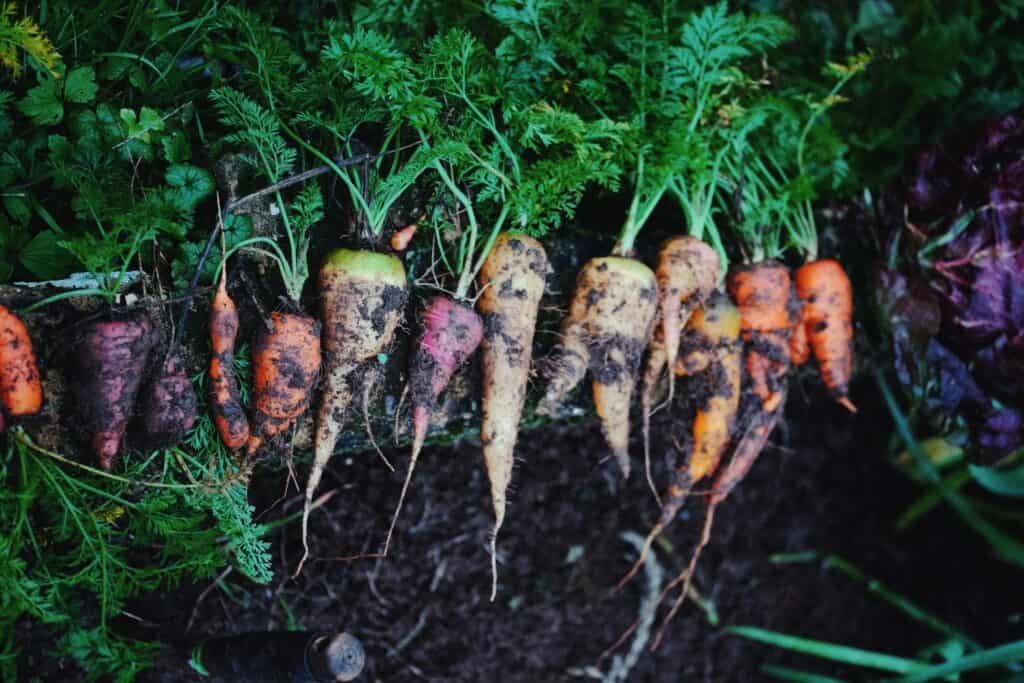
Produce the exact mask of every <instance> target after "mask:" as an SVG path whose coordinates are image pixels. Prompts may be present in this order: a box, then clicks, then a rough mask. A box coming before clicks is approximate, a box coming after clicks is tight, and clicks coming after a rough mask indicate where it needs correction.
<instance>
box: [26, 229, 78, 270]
mask: <svg viewBox="0 0 1024 683" xmlns="http://www.w3.org/2000/svg"><path fill="white" fill-rule="evenodd" d="M59 239H60V238H59V236H58V235H57V233H55V232H54V231H53V230H43V231H42V232H40V233H39V234H38V235H36V236H35V237H33V238H32V241H31V242H29V243H28V244H26V245H25V246H24V247H23V248H22V250H21V253H19V254H18V260H20V261H21V265H23V266H25V268H26V270H28V271H29V272H30V273H32V274H33V275H35V276H36V277H37V278H39V279H40V280H53V279H56V278H59V277H63V276H64V275H67V274H68V273H69V272H70V271H71V270H72V268H74V265H75V259H74V258H73V257H72V256H71V255H70V254H69V253H68V252H67V250H65V249H61V248H60V245H59V244H58V241H59Z"/></svg>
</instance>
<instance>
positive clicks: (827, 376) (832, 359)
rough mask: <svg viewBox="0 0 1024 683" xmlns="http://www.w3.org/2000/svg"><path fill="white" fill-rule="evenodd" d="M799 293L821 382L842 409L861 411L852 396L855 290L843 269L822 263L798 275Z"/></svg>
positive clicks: (804, 268)
mask: <svg viewBox="0 0 1024 683" xmlns="http://www.w3.org/2000/svg"><path fill="white" fill-rule="evenodd" d="M796 293H797V296H799V297H800V300H801V301H802V302H803V309H802V312H801V319H802V321H803V324H804V332H805V334H806V337H807V340H808V342H809V343H810V348H811V350H812V351H814V357H815V359H817V361H818V365H819V367H820V369H821V379H822V381H823V382H824V383H825V386H826V387H828V389H829V391H830V392H831V393H832V396H834V397H835V399H836V401H838V402H839V404H840V405H842V406H843V407H845V408H846V409H847V410H850V411H851V412H857V408H856V407H855V406H854V405H853V403H852V402H851V401H850V399H849V396H848V391H849V385H850V377H851V375H852V373H853V288H852V286H851V285H850V278H848V277H847V276H846V271H844V270H843V267H842V266H841V265H839V263H838V262H837V261H835V260H833V259H819V260H817V261H812V262H811V263H807V264H805V265H803V266H802V267H801V268H800V269H799V270H798V271H797V272H796Z"/></svg>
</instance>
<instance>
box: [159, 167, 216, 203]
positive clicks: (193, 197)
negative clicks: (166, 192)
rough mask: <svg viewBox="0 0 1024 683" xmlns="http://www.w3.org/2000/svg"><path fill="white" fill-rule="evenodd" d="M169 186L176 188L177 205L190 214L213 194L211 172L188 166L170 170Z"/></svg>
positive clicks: (168, 171) (168, 174)
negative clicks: (197, 205)
mask: <svg viewBox="0 0 1024 683" xmlns="http://www.w3.org/2000/svg"><path fill="white" fill-rule="evenodd" d="M167 184H168V185H170V186H171V187H172V188H174V192H173V197H174V199H175V204H176V205H177V206H178V207H179V208H181V209H182V210H183V211H188V212H191V211H192V210H193V209H195V206H196V204H198V203H199V202H201V201H202V200H203V199H205V198H206V197H208V196H209V195H210V193H211V192H213V176H212V175H211V174H210V172H209V171H206V170H204V169H201V168H198V167H197V166H190V165H188V164H175V165H174V166H171V167H170V168H168V169H167Z"/></svg>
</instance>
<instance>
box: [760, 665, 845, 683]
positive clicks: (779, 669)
mask: <svg viewBox="0 0 1024 683" xmlns="http://www.w3.org/2000/svg"><path fill="white" fill-rule="evenodd" d="M761 673H763V674H765V675H767V676H771V677H772V678H774V679H777V680H780V681H792V682H793V683H846V682H845V681H843V679H841V678H832V677H831V676H822V675H821V674H816V673H811V672H810V671H800V670H798V669H790V668H788V667H785V666H775V665H774V664H765V665H764V666H762V667H761Z"/></svg>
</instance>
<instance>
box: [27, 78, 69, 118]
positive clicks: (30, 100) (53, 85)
mask: <svg viewBox="0 0 1024 683" xmlns="http://www.w3.org/2000/svg"><path fill="white" fill-rule="evenodd" d="M18 111H20V112H21V113H22V114H24V115H25V116H27V117H28V118H30V119H31V120H32V123H35V124H37V125H40V126H52V125H54V124H56V123H60V122H61V121H62V120H63V119H64V105H63V104H61V101H60V81H58V80H57V79H56V78H47V79H46V80H45V81H43V82H42V83H40V84H39V85H37V86H36V87H34V88H31V89H29V91H28V93H26V94H25V97H23V98H22V99H21V100H19V101H18Z"/></svg>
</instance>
